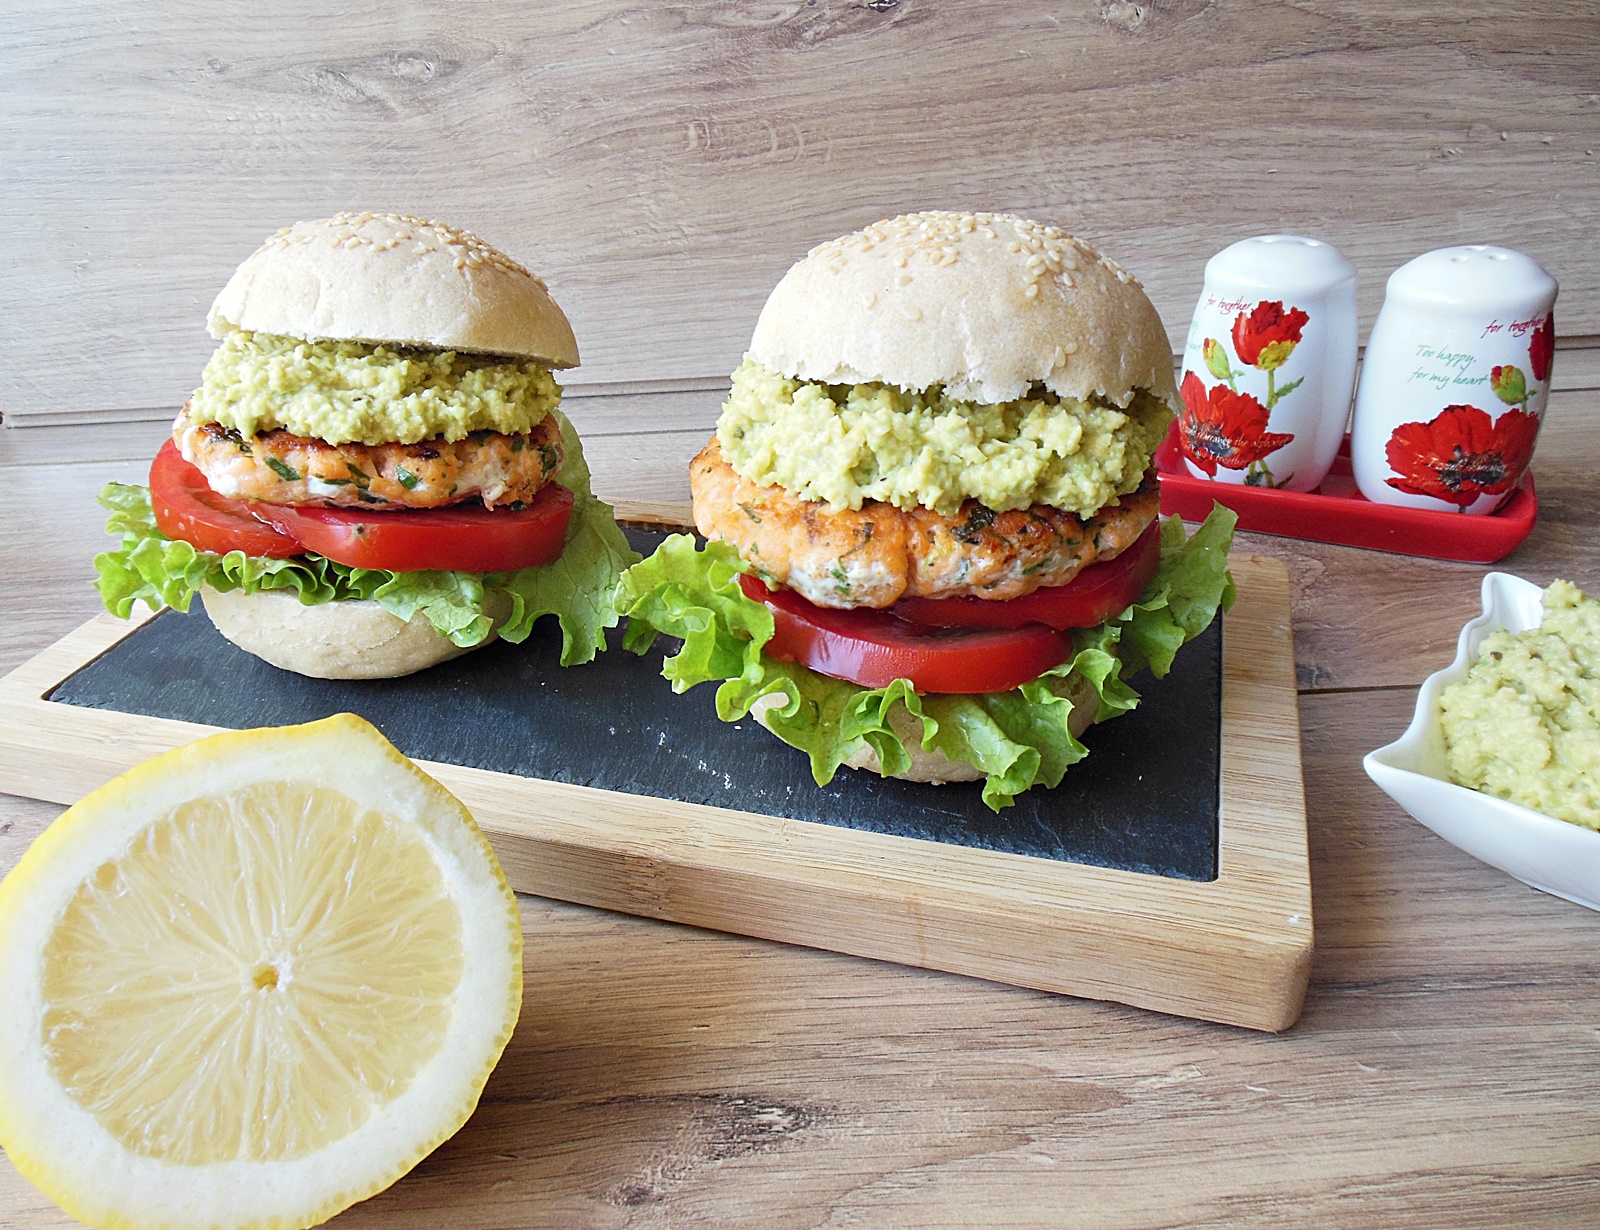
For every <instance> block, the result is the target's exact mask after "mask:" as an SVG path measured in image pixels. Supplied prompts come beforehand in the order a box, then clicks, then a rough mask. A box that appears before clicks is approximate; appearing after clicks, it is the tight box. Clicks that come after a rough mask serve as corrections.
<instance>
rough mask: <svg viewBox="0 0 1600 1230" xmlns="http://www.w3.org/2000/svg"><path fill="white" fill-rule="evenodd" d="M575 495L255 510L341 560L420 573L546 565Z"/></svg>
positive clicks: (553, 491)
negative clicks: (486, 503) (504, 504)
mask: <svg viewBox="0 0 1600 1230" xmlns="http://www.w3.org/2000/svg"><path fill="white" fill-rule="evenodd" d="M572 504H573V496H572V492H570V491H568V490H567V489H566V488H565V487H563V486H561V485H560V484H559V483H546V484H545V485H544V486H543V487H541V488H539V494H538V495H536V496H534V497H533V499H532V500H531V501H530V502H529V503H528V504H526V505H524V506H523V507H522V508H516V509H512V508H492V509H491V508H485V507H483V506H482V505H481V504H478V505H470V506H469V505H454V506H452V507H450V508H407V509H391V510H388V511H385V512H367V511H365V510H364V509H359V508H320V507H315V506H311V505H304V506H295V505H289V504H252V505H251V506H250V507H251V511H252V512H254V513H255V515H256V516H258V517H260V518H261V519H262V520H263V521H266V522H268V523H270V524H271V525H274V526H276V527H277V528H278V529H279V530H281V531H283V532H284V533H285V534H289V535H291V536H293V537H294V538H295V539H297V540H298V541H299V542H301V543H302V544H304V546H303V550H306V551H315V552H316V553H317V554H318V555H324V556H326V557H327V558H329V559H331V560H333V561H334V562H335V563H339V564H348V565H349V566H350V567H352V568H385V569H388V570H389V571H390V572H414V571H418V570H420V569H424V568H441V569H456V570H459V571H461V572H511V571H514V570H515V569H518V568H533V567H536V566H537V565H539V564H548V563H549V562H550V561H551V560H553V559H555V558H556V556H558V555H560V554H561V548H562V545H563V544H564V543H565V541H566V536H567V521H568V520H569V519H570V518H571V516H572Z"/></svg>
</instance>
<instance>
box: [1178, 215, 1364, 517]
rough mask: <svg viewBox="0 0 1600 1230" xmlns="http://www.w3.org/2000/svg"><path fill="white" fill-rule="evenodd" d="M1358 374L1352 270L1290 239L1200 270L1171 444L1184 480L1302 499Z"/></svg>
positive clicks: (1238, 252) (1337, 439)
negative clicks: (1299, 494) (1185, 472)
mask: <svg viewBox="0 0 1600 1230" xmlns="http://www.w3.org/2000/svg"><path fill="white" fill-rule="evenodd" d="M1355 377H1356V271H1355V269H1354V268H1353V267H1352V266H1351V264H1350V262H1349V261H1347V260H1345V258H1344V257H1343V256H1341V255H1340V254H1339V252H1338V250H1337V249H1335V248H1333V247H1330V246H1329V245H1328V244H1325V243H1323V242H1321V241H1320V240H1316V239H1305V238H1302V237H1300V236H1298V235H1258V236H1256V237H1255V238H1253V239H1241V240H1240V241H1239V242H1238V243H1236V244H1233V245H1231V246H1229V247H1226V248H1224V249H1223V250H1222V251H1221V252H1218V253H1217V254H1216V255H1215V256H1213V257H1212V258H1211V259H1210V260H1209V261H1207V262H1206V278H1205V289H1204V290H1202V291H1201V292H1200V302H1199V303H1198V304H1197V305H1196V306H1195V311H1194V320H1193V322H1192V323H1191V324H1190V326H1189V338H1188V341H1187V342H1186V343H1185V345H1184V350H1183V374H1182V376H1181V378H1180V384H1179V391H1180V392H1181V393H1182V395H1183V409H1182V411H1181V413H1180V414H1179V417H1178V443H1179V447H1180V449H1181V450H1182V452H1183V456H1184V461H1185V462H1186V463H1187V465H1188V467H1189V471H1190V473H1192V474H1194V475H1195V477H1197V478H1207V479H1212V480H1214V481H1219V482H1231V483H1245V484H1248V485H1250V486H1256V487H1276V488H1282V489H1284V490H1288V491H1311V490H1313V489H1314V488H1315V487H1316V486H1317V485H1318V484H1319V483H1321V482H1322V479H1323V476H1324V475H1326V474H1327V472H1328V468H1329V467H1330V466H1331V465H1332V464H1333V458H1334V455H1335V454H1336V453H1338V451H1339V445H1340V443H1341V442H1342V441H1343V439H1344V429H1345V423H1346V422H1347V421H1348V419H1349V416H1350V391H1351V389H1352V388H1353V387H1354V386H1355Z"/></svg>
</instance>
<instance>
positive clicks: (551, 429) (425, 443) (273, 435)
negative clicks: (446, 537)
mask: <svg viewBox="0 0 1600 1230" xmlns="http://www.w3.org/2000/svg"><path fill="white" fill-rule="evenodd" d="M172 438H173V441H174V442H175V443H176V444H177V446H178V451H179V452H180V453H182V454H183V456H184V459H185V460H186V461H188V462H189V463H190V464H191V465H194V466H196V467H198V468H199V470H200V471H201V473H203V474H204V475H205V476H206V481H207V482H208V483H210V484H211V489H212V490H213V491H215V492H217V493H218V494H219V495H225V496H230V497H232V498H233V499H236V500H262V501H264V502H266V503H269V504H320V505H324V506H331V507H335V508H341V507H342V508H366V509H375V508H382V507H384V506H385V505H392V506H394V507H396V508H440V507H443V506H445V505H448V504H461V503H465V502H467V501H469V500H482V501H483V504H484V506H485V507H487V508H494V507H496V506H497V505H502V504H526V503H528V502H529V501H530V500H532V499H533V497H534V496H535V495H537V494H538V492H539V488H541V487H543V486H544V485H545V483H547V482H549V481H550V477H551V475H553V474H554V473H555V472H556V470H558V469H559V468H560V466H561V426H560V424H559V423H557V421H556V418H555V416H554V415H546V416H545V417H544V418H543V419H541V420H540V421H539V422H538V423H536V424H534V426H533V428H532V430H530V431H528V432H526V433H523V434H519V435H505V434H503V433H501V432H495V431H475V432H473V433H472V434H471V435H468V436H465V437H463V438H462V439H460V440H453V441H452V440H445V439H443V438H441V437H436V438H434V439H431V440H419V441H417V442H416V443H415V444H356V443H349V444H329V443H327V442H326V441H323V440H318V439H315V438H313V437H308V436H297V435H293V434H292V433H290V432H287V431H282V430H278V431H269V432H266V433H264V434H262V435H258V436H242V435H240V434H239V433H238V432H237V431H235V430H234V429H233V428H231V427H224V426H222V425H221V424H220V423H196V422H194V421H192V420H191V419H190V418H189V414H188V409H187V407H186V408H185V410H184V413H182V414H180V415H179V416H178V421H177V422H176V423H174V424H173V426H172Z"/></svg>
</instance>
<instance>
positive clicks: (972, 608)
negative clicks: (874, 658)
mask: <svg viewBox="0 0 1600 1230" xmlns="http://www.w3.org/2000/svg"><path fill="white" fill-rule="evenodd" d="M1160 563H1161V527H1160V525H1159V524H1156V523H1152V524H1151V526H1150V528H1149V529H1147V530H1145V532H1144V533H1143V534H1141V535H1140V536H1139V539H1138V541H1137V542H1135V543H1134V544H1133V545H1132V546H1131V547H1129V548H1128V549H1127V550H1125V551H1123V552H1122V554H1120V555H1118V556H1117V557H1116V558H1115V559H1109V560H1106V561H1105V562H1103V563H1094V564H1090V565H1089V566H1088V567H1087V568H1085V569H1083V571H1081V572H1079V573H1078V575H1077V576H1075V577H1073V578H1072V580H1070V581H1068V582H1067V583H1066V584H1065V585H1051V586H1047V587H1046V588H1044V589H1036V590H1034V591H1033V593H1031V594H1024V595H1023V596H1022V597H1020V598H1010V599H1007V600H1006V601H1003V602H995V601H991V600H990V599H987V598H902V599H900V601H899V602H896V603H895V604H894V605H893V606H891V607H890V608H889V613H890V614H892V615H898V616H900V617H901V618H902V619H908V620H910V621H911V622H912V623H918V624H926V625H929V626H931V627H937V628H1020V627H1022V626H1023V625H1024V624H1029V623H1041V624H1048V625H1049V626H1050V627H1052V628H1092V627H1094V626H1095V625H1096V624H1099V623H1104V622H1105V621H1106V620H1108V619H1110V618H1111V617H1112V616H1113V615H1117V614H1120V613H1121V612H1123V611H1125V610H1127V609H1128V607H1129V606H1130V605H1131V604H1132V603H1133V602H1134V600H1135V599H1137V598H1138V597H1139V595H1140V594H1142V593H1144V589H1145V586H1147V585H1149V584H1150V578H1151V577H1153V576H1155V574H1156V568H1157V566H1158V565H1159V564H1160Z"/></svg>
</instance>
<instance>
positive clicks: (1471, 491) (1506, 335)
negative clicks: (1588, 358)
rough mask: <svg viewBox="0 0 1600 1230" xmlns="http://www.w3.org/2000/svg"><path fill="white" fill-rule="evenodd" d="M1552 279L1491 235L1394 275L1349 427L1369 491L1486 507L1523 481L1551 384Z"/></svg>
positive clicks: (1425, 502)
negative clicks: (1496, 243) (1496, 242)
mask: <svg viewBox="0 0 1600 1230" xmlns="http://www.w3.org/2000/svg"><path fill="white" fill-rule="evenodd" d="M1556 290H1557V287H1556V280H1555V279H1554V278H1553V277H1551V276H1550V274H1549V273H1548V272H1547V271H1546V270H1545V269H1544V268H1543V266H1541V265H1540V264H1539V262H1538V261H1536V260H1534V259H1533V258H1532V257H1530V256H1526V255H1524V254H1523V253H1521V252H1514V251H1512V250H1510V249H1509V248H1496V247H1491V246H1489V245H1487V244H1468V245H1463V246H1461V247H1454V248H1439V249H1437V250H1436V251H1433V252H1427V253H1424V254H1423V255H1422V256H1419V257H1417V258H1416V259H1415V260H1413V261H1411V262H1409V263H1408V264H1405V265H1402V266H1401V267H1400V268H1399V269H1396V270H1395V271H1394V273H1392V274H1390V275H1389V283H1388V286H1387V288H1386V290H1385V294H1384V300H1383V309H1382V311H1380V312H1379V313H1378V319H1377V322H1376V323H1375V324H1374V325H1373V327H1372V336H1371V337H1370V338H1369V339H1368V340H1367V355H1366V359H1365V361H1364V362H1363V364H1362V369H1361V386H1360V389H1359V390H1358V392H1357V393H1356V409H1355V423H1354V426H1353V428H1352V430H1351V436H1350V464H1351V469H1352V471H1353V473H1354V475H1355V480H1356V486H1357V487H1359V488H1360V489H1361V494H1362V495H1364V496H1366V497H1367V499H1369V500H1372V501H1374V502H1375V503H1380V504H1399V505H1405V506H1407V507H1411V508H1429V509H1434V510H1438V511H1444V512H1451V511H1454V512H1467V513H1488V512H1493V511H1494V510H1495V509H1496V508H1498V507H1499V506H1500V504H1501V503H1503V502H1504V501H1505V500H1506V499H1507V498H1508V497H1509V496H1510V495H1511V494H1512V493H1513V492H1514V491H1515V490H1516V487H1517V484H1518V482H1520V481H1521V478H1522V474H1523V471H1524V470H1526V469H1527V468H1528V462H1529V460H1530V459H1531V458H1532V457H1533V445H1534V441H1535V439H1536V438H1537V436H1538V434H1539V426H1540V424H1541V423H1542V422H1543V420H1544V410H1545V404H1546V402H1547V401H1548V400H1549V396H1550V367H1551V360H1552V358H1553V356H1554V352H1555V332H1556V331H1555V314H1554V308H1555V301H1556Z"/></svg>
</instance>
